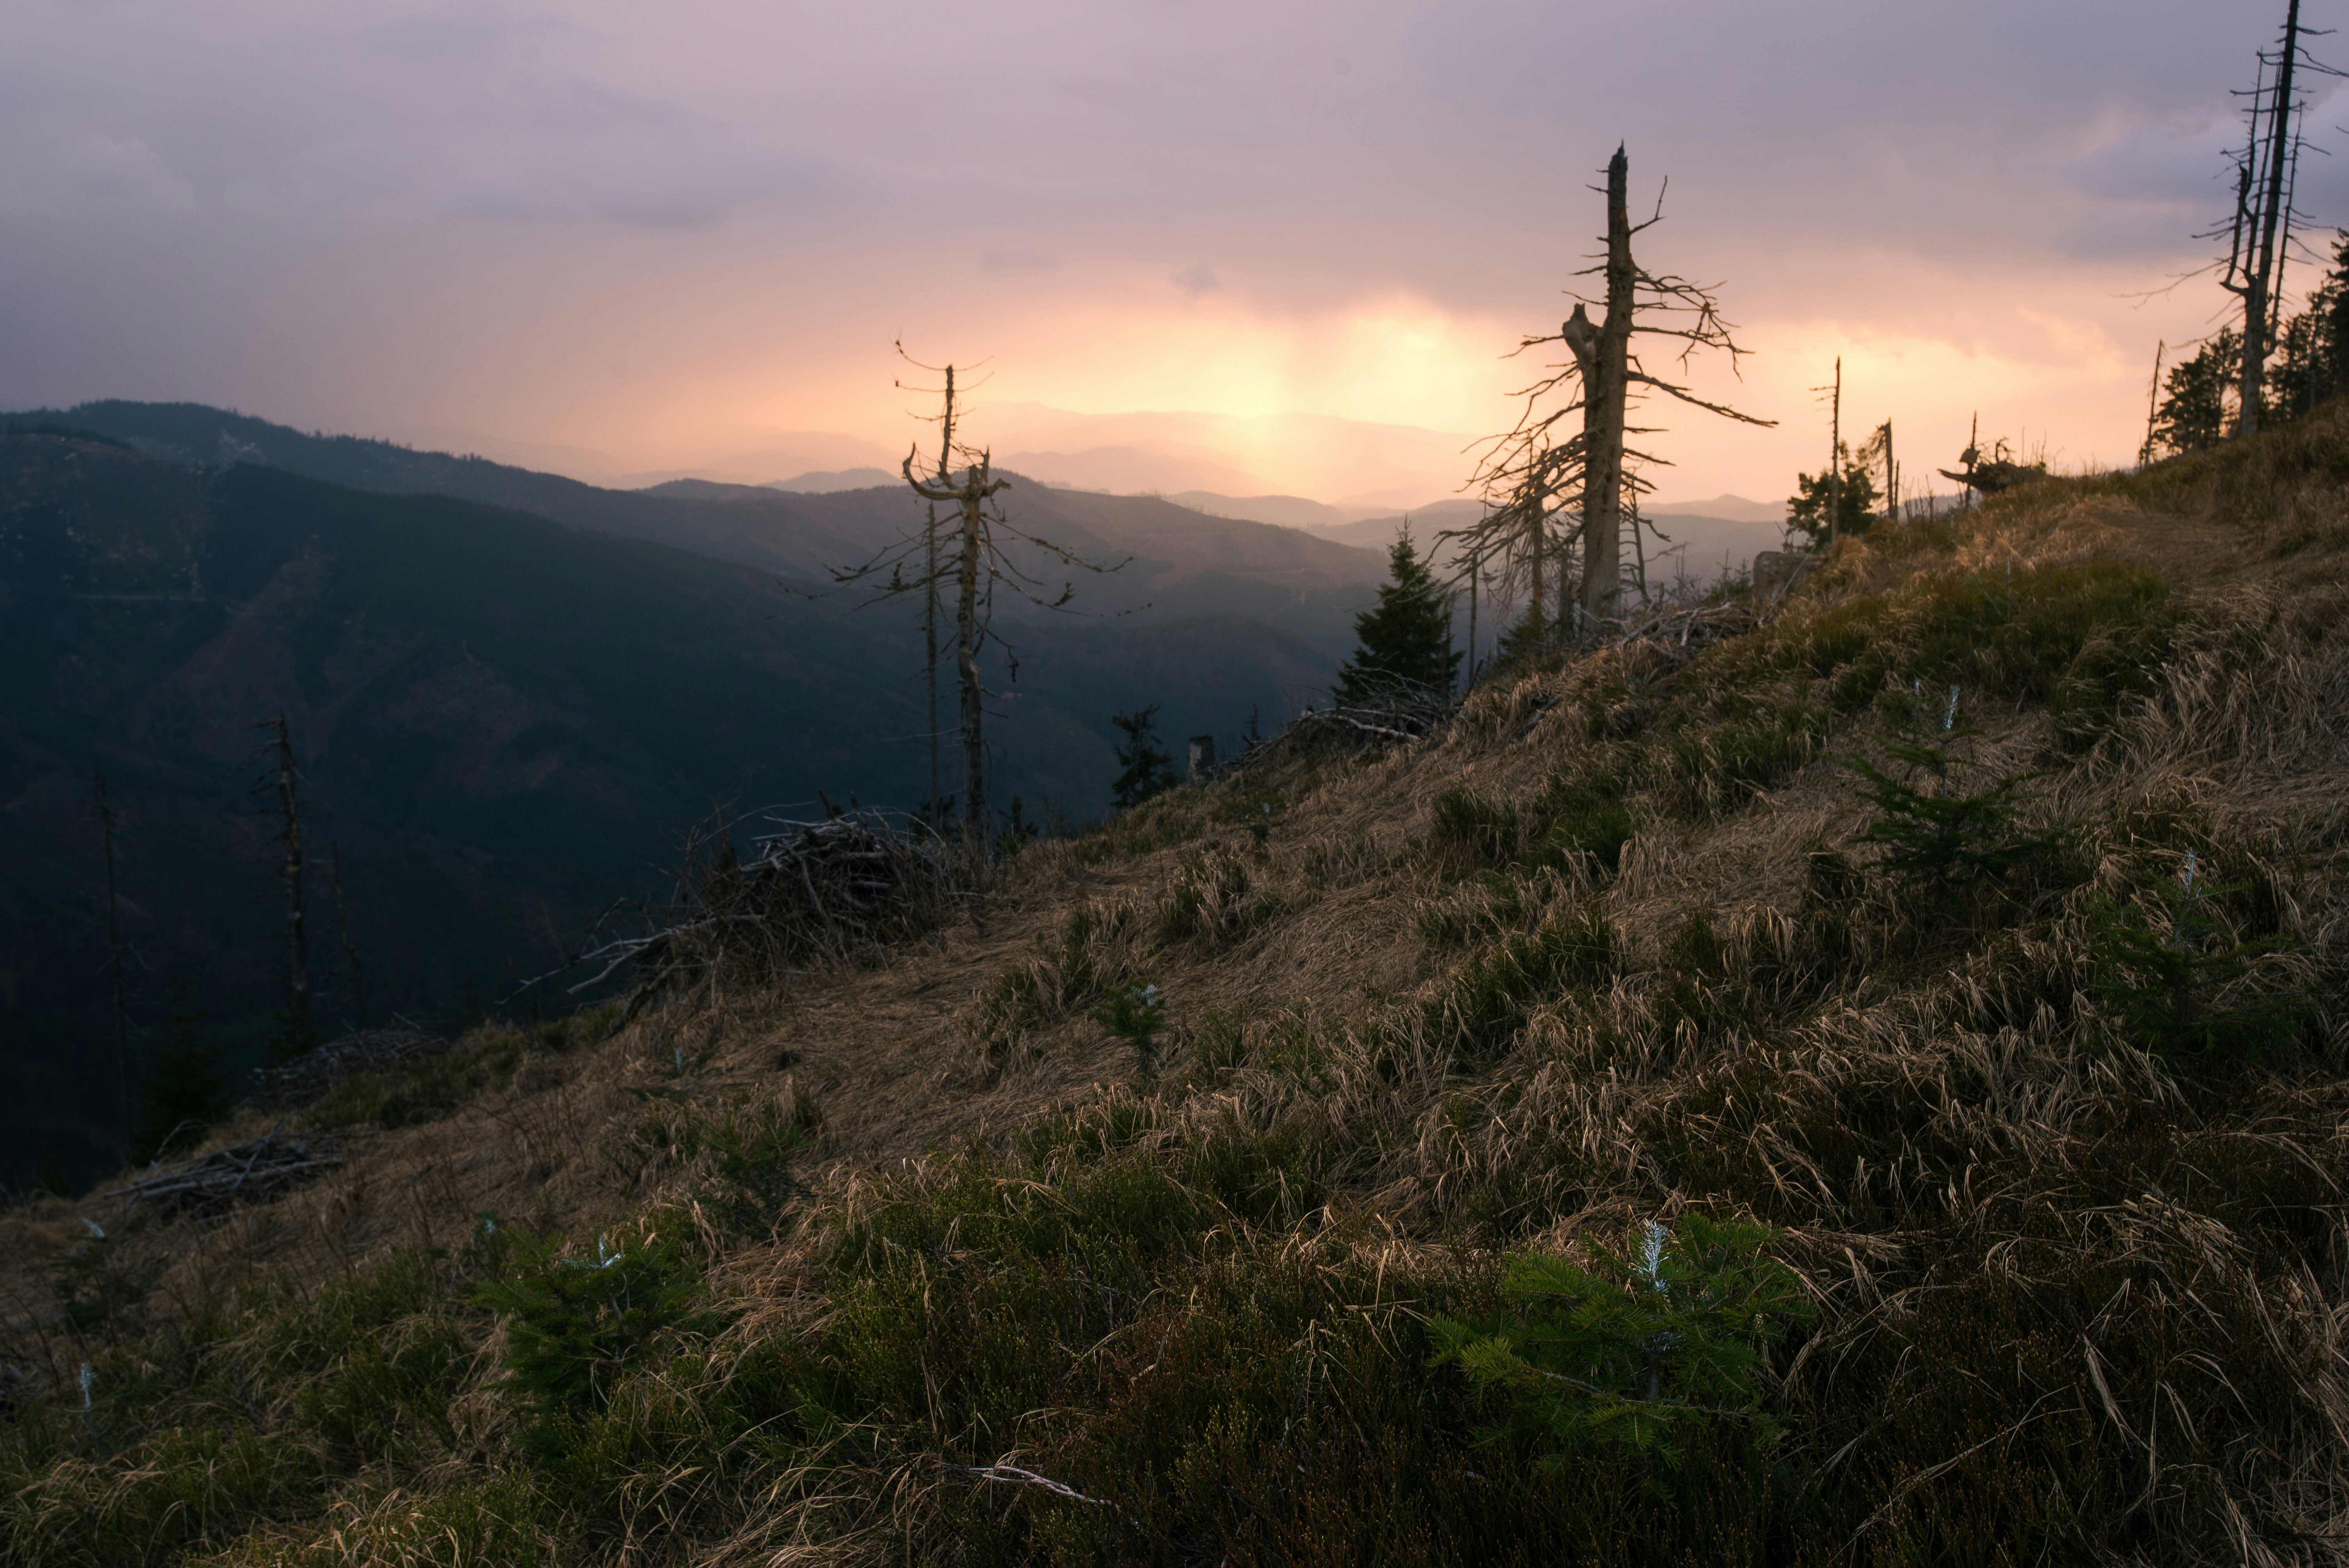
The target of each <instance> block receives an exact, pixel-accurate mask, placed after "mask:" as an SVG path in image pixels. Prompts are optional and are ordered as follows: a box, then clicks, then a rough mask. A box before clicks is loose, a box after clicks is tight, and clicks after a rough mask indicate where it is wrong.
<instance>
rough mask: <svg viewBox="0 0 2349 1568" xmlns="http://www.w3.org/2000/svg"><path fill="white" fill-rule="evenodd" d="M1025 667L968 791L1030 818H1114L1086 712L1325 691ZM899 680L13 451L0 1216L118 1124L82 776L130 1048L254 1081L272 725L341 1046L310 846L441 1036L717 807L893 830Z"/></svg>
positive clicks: (778, 638) (342, 1004) (368, 497)
mask: <svg viewBox="0 0 2349 1568" xmlns="http://www.w3.org/2000/svg"><path fill="white" fill-rule="evenodd" d="M1016 641H1017V643H1018V645H1019V654H1020V656H1021V664H1020V668H1019V678H1018V679H1017V681H1016V682H1015V681H1014V680H1013V679H1011V678H1010V672H1009V671H1008V670H1007V669H1005V668H1004V666H1003V663H1002V661H1001V658H1000V656H999V655H990V657H989V659H988V676H989V679H990V684H991V685H992V686H995V687H996V688H997V689H998V690H999V691H1000V692H1001V693H1002V694H1003V696H1002V700H1001V702H1000V705H999V706H1000V709H1001V713H1000V717H999V718H998V719H997V720H996V721H995V722H994V724H993V726H992V727H991V729H990V739H991V742H992V744H993V747H994V757H995V758H996V767H997V773H996V776H995V782H994V788H995V790H996V793H997V797H998V799H999V803H1002V804H1006V805H1008V804H1009V799H1010V798H1011V797H1012V796H1014V795H1015V794H1016V795H1019V796H1022V797H1024V799H1025V801H1026V805H1027V809H1028V810H1029V813H1030V816H1031V817H1035V816H1040V814H1041V813H1042V811H1043V810H1044V808H1045V806H1046V805H1047V803H1048V802H1051V803H1058V804H1059V805H1061V807H1062V808H1064V809H1065V810H1071V811H1073V812H1077V813H1081V814H1084V815H1088V816H1090V815H1093V814H1097V813H1099V812H1100V811H1101V810H1103V809H1104V807H1105V806H1106V803H1107V794H1108V781H1109V779H1110V778H1111V777H1112V775H1113V774H1114V772H1115V762H1114V759H1113V758H1112V755H1111V751H1110V745H1109V739H1110V736H1111V733H1112V732H1111V730H1110V727H1109V724H1108V717H1109V715H1110V714H1111V713H1112V712H1115V711H1117V710H1119V709H1123V708H1130V707H1138V706H1140V705H1141V704H1142V703H1143V702H1150V701H1155V702H1161V703H1164V705H1165V709H1166V717H1167V718H1168V719H1169V720H1170V721H1171V724H1174V725H1187V726H1191V727H1195V728H1196V729H1200V730H1207V729H1213V730H1217V731H1220V732H1222V733H1223V734H1224V735H1225V736H1226V737H1227V738H1228V737H1231V736H1234V735H1237V732H1238V731H1239V730H1240V729H1241V728H1242V727H1244V725H1245V724H1246V722H1247V717H1248V713H1249V710H1250V708H1251V707H1262V708H1263V709H1264V710H1265V712H1266V713H1267V714H1268V715H1272V716H1275V717H1277V716H1278V715H1279V714H1280V713H1281V712H1283V711H1284V709H1285V705H1286V702H1287V700H1288V694H1289V693H1291V692H1293V691H1298V690H1301V689H1303V688H1306V687H1309V686H1312V685H1314V684H1316V683H1317V682H1319V681H1320V680H1322V679H1324V678H1326V677H1325V670H1326V668H1327V663H1326V661H1325V656H1324V655H1321V654H1319V652H1318V651H1317V650H1315V649H1314V648H1312V647H1311V646H1310V645H1307V644H1305V643H1302V642H1300V641H1299V640H1297V639H1295V638H1293V637H1291V636H1289V635H1288V634H1286V633H1284V632H1281V631H1277V630H1274V629H1271V628H1269V627H1268V626H1266V625H1263V624H1257V623H1254V622H1249V621H1247V620H1245V619H1241V618H1237V617H1234V616H1216V617H1204V618H1199V619H1195V620H1192V621H1188V622H1167V621H1159V622H1153V623H1151V624H1143V625H1135V624H1132V622H1131V621H1130V620H1120V619H1115V618H1083V617H1063V618H1060V619H1057V620H1053V621H1050V622H1038V623H1036V624H1031V625H1030V626H1029V627H1027V628H1026V629H1024V630H1023V631H1022V632H1021V633H1020V634H1019V635H1018V637H1017V638H1016ZM921 659H922V654H921V646H920V638H919V631H918V626H917V624H916V622H915V620H914V616H913V614H912V613H911V611H910V610H908V609H907V608H905V606H903V605H898V606H892V607H889V608H885V609H875V610H871V611H867V612H864V613H861V614H859V613H856V612H854V610H853V609H852V607H851V605H850V604H849V603H844V602H841V601H837V600H823V601H818V600H811V599H810V598H809V597H808V596H807V595H806V593H804V592H803V591H801V590H799V589H797V588H795V587H793V586H792V585H790V584H786V583H782V582H781V581H779V580H778V579H777V578H776V577H775V576H774V575H773V574H772V573H770V572H766V571H761V570H759V569H756V568H753V567H750V566H747V565H744V564H741V563H739V562H732V561H728V560H724V559H721V558H719V557H715V556H712V555H710V554H707V553H702V552H689V551H686V550H681V549H677V548H673V547H671V546H667V545H663V544H657V543H653V542H647V541H645V540H642V539H633V538H625V537H620V536H617V535H614V534H611V533H603V532H596V531H589V530H585V529H578V528H571V527H565V526H564V525H562V524H560V523H557V522H554V521H548V520H547V519H545V518H543V517H540V516H535V515H532V514H530V513H526V512H521V511H509V510H503V509H497V508H491V507H484V506H481V505H476V504H474V503H471V502H468V501H462V500H453V499H450V498H448V497H445V496H428V495H414V496H389V495H376V494H367V493H363V492H360V491H356V490H347V489H343V488H341V487H338V486H334V485H328V484H325V483H321V482H318V481H316V480H307V479H303V478H299V477H296V476H295V475H292V474H289V473H286V472H284V471H282V470H279V469H271V468H266V467H263V466H258V465H255V464H250V463H243V464H239V465H237V466H234V467H232V468H228V469H219V470H205V471H199V470H195V469H190V468H187V467H184V466H181V465H177V464H172V463H168V462H163V461H160V460H157V459H150V458H146V457H141V456H139V455H137V454H134V453H132V452H129V451H127V450H124V449H120V448H117V447H111V446H107V445H104V444H100V443H98V442H94V441H80V440H73V439H68V438H59V437H50V436H16V437H8V438H0V670H4V671H5V690H6V692H7V696H6V699H5V703H0V802H5V809H0V866H5V868H6V874H5V878H0V1039H5V1042H6V1047H5V1050H0V1082H5V1084H6V1085H7V1086H8V1092H7V1093H6V1094H5V1096H0V1182H5V1183H7V1184H9V1185H12V1186H13V1185H20V1184H22V1183H23V1182H24V1181H26V1180H28V1179H29V1178H30V1177H31V1175H32V1174H33V1172H34V1170H35V1169H36V1166H37V1164H38V1163H39V1162H40V1161H41V1160H42V1159H43V1158H44V1157H45V1156H47V1157H50V1158H54V1159H56V1160H57V1161H62V1162H63V1165H64V1168H65V1169H66V1170H67V1171H68V1172H71V1173H74V1174H77V1175H79V1176H84V1177H87V1176H88V1175H93V1174H95V1173H96V1171H98V1170H99V1169H102V1168H103V1167H102V1166H100V1165H98V1164H96V1163H94V1162H95V1161H97V1160H98V1158H99V1155H98V1150H104V1149H108V1148H109V1147H110V1146H109V1142H108V1140H109V1137H110V1136H111V1133H110V1132H109V1128H108V1123H109V1119H119V1117H117V1115H116V1112H115V1108H116V1107H117V1106H118V1105H119V1096H118V1093H117V1089H116V1087H115V1083H116V1073H117V1066H116V1060H115V1053H114V1040H113V1027H112V1025H113V1016H112V996H111V986H110V982H109V979H108V978H107V976H108V974H109V942H108V935H107V929H108V928H107V911H106V903H105V883H104V875H105V866H104V844H103V841H102V839H101V837H100V833H99V828H98V821H97V813H96V802H95V796H94V783H93V772H94V770H95V769H100V768H102V769H104V771H105V773H106V775H107V779H108V784H109V791H110V793H111V795H112V798H113V801H114V804H115V807H116V808H117V810H118V813H119V830H118V832H117V835H116V838H117V850H118V855H119V865H118V878H117V881H118V885H119V890H120V892H121V896H122V899H123V901H124V903H123V910H124V926H123V929H124V932H125V935H126V939H127V943H128V951H129V963H128V964H127V965H126V968H127V971H128V974H129V990H130V1001H131V1005H132V1017H133V1022H134V1024H135V1025H136V1026H138V1029H139V1036H138V1043H139V1044H140V1046H142V1047H143V1046H144V1045H146V1044H148V1043H150V1042H152V1041H153V1040H154V1039H156V1038H157V1037H158V1036H159V1034H160V1029H161V1026H162V1025H163V1023H164V1020H165V1018H166V1016H167V1015H168V1013H169V1011H170V1010H171V1006H173V1003H172V1001H171V997H172V996H173V995H174V993H175V992H176V991H178V990H179V989H180V988H181V987H182V986H183V987H184V991H185V999H186V1002H187V1003H188V1004H189V1005H191V1006H195V1007H198V1008H202V1009H205V1010H207V1011H209V1013H210V1014H211V1022H212V1026H213V1027H214V1028H215V1029H216V1030H219V1031H221V1032H222V1035H223V1036H224V1037H226V1038H227V1039H229V1040H231V1041H243V1042H244V1043H245V1044H246V1045H247V1047H248V1048H247V1050H246V1051H245V1053H244V1054H243V1056H242V1057H240V1058H239V1060H240V1064H243V1063H246V1062H249V1061H250V1060H251V1059H252V1057H251V1053H250V1048H249V1047H250V1044H251V1042H252V1041H253V1039H254V1037H257V1036H258V1035H259V1034H261V1033H263V1032H264V1031H265V1030H266V1028H267V1026H268V1021H267V1019H268V1014H269V1011H270V1009H271V1008H273V1007H274V1006H275V1005H276V1004H277V1002H278V1001H279V1000H280V999H281V998H282V994H283V963H284V947H283V944H282V934H283V932H284V913H283V911H284V895H283V892H282V890H281V889H280V888H279V887H278V886H277V883H276V881H275V865H276V859H277V857H276V854H275V851H274V849H273V848H272V846H271V843H270V838H271V835H272V834H273V833H274V822H273V821H272V820H271V819H270V816H269V810H271V809H273V808H274V797H270V798H267V799H256V798H255V797H254V794H253V789H254V785H255V783H256V781H257V779H258V777H259V771H258V764H259V748H260V742H261V737H260V735H259V733H258V732H257V731H256V730H255V728H254V726H255V725H256V724H257V723H258V722H260V721H262V720H264V719H266V718H271V717H275V716H276V715H278V714H280V713H283V714H285V715H286V716H287V717H288V719H289V721H290V722H291V724H292V727H293V736H294V740H295V750H296V754H297V756H298V758H299V759H300V762H301V766H302V769H303V780H302V793H303V797H304V799H305V801H306V802H307V806H306V810H307V812H308V817H307V822H306V830H307V832H308V835H309V844H308V849H309V851H310V858H311V862H312V863H311V867H310V872H309V876H308V891H309V897H310V909H311V921H310V929H311V931H312V934H313V935H312V950H311V963H312V966H313V969H314V972H315V973H316V976H317V979H318V982H319V986H320V990H321V993H322V999H323V1007H324V1011H323V1013H322V1018H323V1021H324V1022H325V1023H326V1026H328V1027H329V1028H334V1027H339V1026H342V1025H344V1024H345V1023H357V1022H359V1021H361V1017H360V1010H359V1008H358V1006H357V1004H358V1002H359V1000H360V998H359V996H358V995H357V987H355V986H354V985H353V984H352V982H351V978H350V975H349V972H348V966H347V963H346V961H345V956H344V950H343V946H342V943H341V939H340V938H341V933H340V931H339V928H338V924H337V917H336V910H335V907H334V903H333V900H332V888H331V886H330V884H329V882H328V881H327V871H328V864H329V861H328V854H329V851H330V849H333V850H336V851H338V852H339V860H340V864H341V876H342V891H343V895H344V907H345V908H346V909H347V911H348V913H349V917H350V934H351V938H352V944H353V945H354V946H355V947H356V949H357V953H358V954H359V960H360V975H361V976H362V978H363V979H364V981H365V989H366V998H365V999H366V1002H367V1010H366V1011H367V1017H368V1018H369V1019H371V1020H372V1021H375V1022H381V1021H383V1020H384V1019H385V1018H386V1017H388V1016H390V1015H392V1014H395V1013H398V1014H408V1015H410V1016H416V1017H419V1018H421V1019H426V1020H431V1019H436V1018H438V1019H456V1018H460V1017H464V1016H479V1013H480V1010H481V1009H483V1008H486V1007H488V1006H491V1005H492V1003H494V1002H495V1001H497V1000H498V999H499V998H501V997H502V996H504V995H507V994H508V993H509V992H511V991H512V989H513V988H514V987H515V986H516V985H518V984H519V983H520V982H521V981H522V980H523V978H525V977H527V976H528V975H533V974H535V973H537V972H539V971H541V970H543V969H545V968H547V967H550V966H551V965H554V963H555V962H556V961H557V960H558V959H559V958H560V957H561V955H562V954H564V952H566V951H568V950H569V948H570V947H571V946H572V945H573V944H575V943H576V942H577V941H578V940H579V938H580V937H581V935H582V934H583V933H584V932H585V928H586V926H587V925H588V923H590V921H591V920H592V919H593V918H594V916H595V913H596V912H597V911H599V910H601V909H603V908H604V907H605V905H607V904H609V903H611V902H612V901H614V900H615V899H618V898H621V897H624V896H637V895H642V894H646V893H648V892H652V891H654V890H655V889H656V888H657V887H658V886H659V885H660V877H661V871H660V868H662V867H664V866H666V865H667V864H669V863H671V862H672V861H673V860H674V858H675V846H676V841H677V840H678V836H679V835H681V834H682V833H683V832H684V831H685V830H687V829H688V828H689V827H691V826H692V825H693V824H694V823H696V822H697V821H698V820H702V819H703V818H705V817H706V816H708V815H709V813H710V812H712V811H713V810H719V809H721V808H723V809H729V810H735V811H747V810H758V809H761V808H765V807H769V806H778V807H787V808H796V809H798V810H800V812H801V813H802V814H805V812H807V811H809V810H815V809H816V803H817V801H818V800H819V799H820V797H821V795H822V794H823V792H827V791H828V792H829V794H830V796H831V798H832V799H835V800H841V801H845V800H847V799H850V798H852V797H854V798H856V799H862V800H864V801H866V802H869V803H876V804H885V805H889V806H892V807H900V808H902V807H906V806H911V805H913V804H916V803H917V802H918V801H919V800H920V799H921V798H922V796H923V795H924V793H925V792H926V788H927V758H928V748H927V745H926V741H925V740H924V736H925V734H926V731H927V728H928V723H927V717H926V712H925V707H924V699H923V696H922V687H921V681H920V674H921V667H922V665H921ZM951 710H952V705H951V685H950V683H949V700H948V704H947V715H948V719H949V722H950V719H951ZM1175 733H1178V734H1179V733H1181V732H1180V731H1177V732H1175ZM954 787H955V784H954V781H953V780H952V779H948V781H947V785H946V788H947V789H953V788H954Z"/></svg>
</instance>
